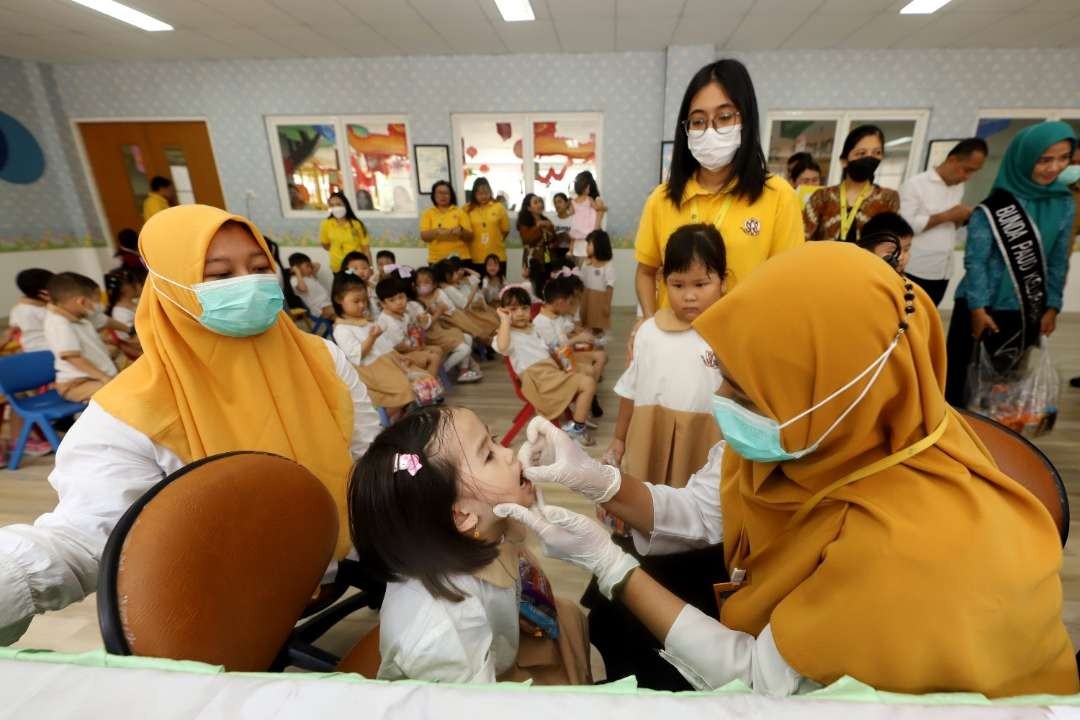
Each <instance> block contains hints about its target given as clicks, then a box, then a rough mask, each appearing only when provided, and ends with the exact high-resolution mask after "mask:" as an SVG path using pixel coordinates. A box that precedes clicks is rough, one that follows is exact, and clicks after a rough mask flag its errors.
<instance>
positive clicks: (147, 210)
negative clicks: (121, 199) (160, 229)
mask: <svg viewBox="0 0 1080 720" xmlns="http://www.w3.org/2000/svg"><path fill="white" fill-rule="evenodd" d="M168 209H169V201H168V200H167V199H166V198H165V196H164V195H158V194H157V193H156V192H152V193H147V195H146V199H145V200H143V202H142V219H143V222H146V221H147V220H149V219H150V218H151V217H152V216H154V215H156V214H157V213H159V212H161V211H162V210H168Z"/></svg>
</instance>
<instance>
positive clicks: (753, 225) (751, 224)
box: [742, 217, 761, 237]
mask: <svg viewBox="0 0 1080 720" xmlns="http://www.w3.org/2000/svg"><path fill="white" fill-rule="evenodd" d="M742 231H743V232H744V233H746V234H747V235H749V236H750V237H757V236H758V235H760V234H761V221H760V220H758V219H757V218H756V217H751V218H746V222H744V223H743V226H742Z"/></svg>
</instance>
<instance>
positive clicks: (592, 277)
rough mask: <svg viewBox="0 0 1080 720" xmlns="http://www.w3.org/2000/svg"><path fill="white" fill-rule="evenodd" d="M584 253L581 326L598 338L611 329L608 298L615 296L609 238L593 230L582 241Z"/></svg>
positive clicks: (613, 270)
mask: <svg viewBox="0 0 1080 720" xmlns="http://www.w3.org/2000/svg"><path fill="white" fill-rule="evenodd" d="M585 251H586V252H587V253H588V255H587V257H586V260H585V263H584V264H583V265H582V266H581V280H582V283H583V285H584V291H583V293H582V298H581V323H582V325H583V326H585V327H586V328H588V329H589V330H591V331H592V333H593V335H594V336H596V337H597V338H599V337H600V336H601V335H603V334H604V331H605V330H607V329H609V328H610V327H611V298H612V296H613V295H614V294H615V263H614V262H612V258H613V257H614V255H613V253H612V252H611V238H610V237H608V234H607V233H606V232H604V231H603V230H593V231H592V232H591V233H589V235H588V236H587V237H586V238H585Z"/></svg>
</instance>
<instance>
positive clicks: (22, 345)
mask: <svg viewBox="0 0 1080 720" xmlns="http://www.w3.org/2000/svg"><path fill="white" fill-rule="evenodd" d="M52 277H53V273H52V271H51V270H45V269H43V268H28V269H26V270H23V271H21V272H19V274H18V275H16V276H15V286H16V287H17V288H19V292H21V293H22V297H21V298H19V301H18V302H17V303H15V306H14V307H12V308H11V313H10V314H9V315H8V334H7V337H6V338H5V340H4V343H3V344H4V346H5V347H6V346H7V345H8V344H9V343H11V342H13V341H16V340H17V341H18V343H19V349H21V350H22V351H23V352H34V351H36V350H48V349H49V344H48V343H47V342H46V341H45V313H46V310H45V308H46V306H47V305H48V304H49V289H48V287H49V281H50V280H52Z"/></svg>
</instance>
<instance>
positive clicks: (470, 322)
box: [439, 310, 491, 338]
mask: <svg viewBox="0 0 1080 720" xmlns="http://www.w3.org/2000/svg"><path fill="white" fill-rule="evenodd" d="M439 321H440V322H443V321H445V322H446V323H447V324H448V325H452V326H453V327H456V328H458V329H459V330H461V331H462V332H465V333H468V334H469V335H472V336H473V337H474V338H483V337H487V336H490V335H491V333H490V332H488V331H487V328H486V327H485V326H484V325H483V324H481V323H480V322H479V321H478V320H477V319H476V318H474V317H472V316H471V315H469V314H468V313H467V312H465V311H464V310H455V311H454V313H453V314H452V315H443V316H442V317H441V318H439Z"/></svg>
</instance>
